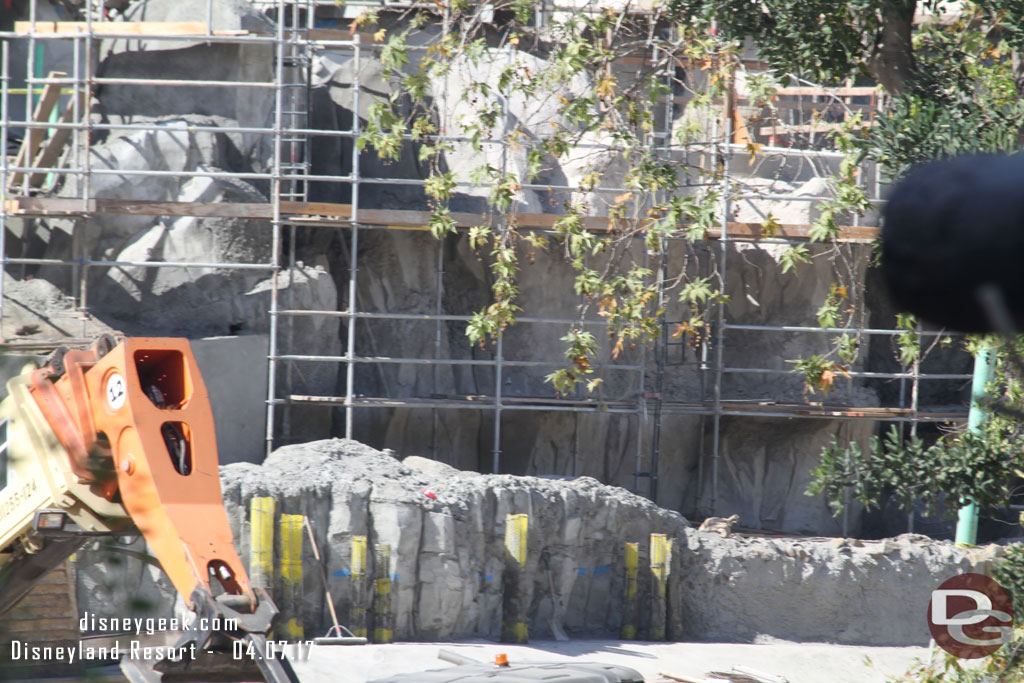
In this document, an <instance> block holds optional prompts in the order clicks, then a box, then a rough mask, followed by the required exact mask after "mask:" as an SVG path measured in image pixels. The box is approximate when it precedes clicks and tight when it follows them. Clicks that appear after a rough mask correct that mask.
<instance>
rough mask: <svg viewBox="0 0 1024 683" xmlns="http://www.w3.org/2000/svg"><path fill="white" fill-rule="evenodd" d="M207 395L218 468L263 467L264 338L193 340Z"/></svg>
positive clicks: (265, 392)
mask: <svg viewBox="0 0 1024 683" xmlns="http://www.w3.org/2000/svg"><path fill="white" fill-rule="evenodd" d="M192 354H193V355H194V356H195V357H196V362H197V363H199V371H200V372H201V373H203V381H205V382H206V389H207V390H208V391H209V392H210V405H211V406H212V408H213V420H214V423H215V424H216V426H217V450H218V452H219V454H220V462H221V464H222V465H226V464H228V463H233V462H254V463H259V462H263V456H264V455H265V453H266V450H265V449H266V431H267V409H266V400H267V336H266V335H264V334H253V335H248V336H244V337H207V338H205V339H193V340H192Z"/></svg>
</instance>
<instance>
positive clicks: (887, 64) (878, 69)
mask: <svg viewBox="0 0 1024 683" xmlns="http://www.w3.org/2000/svg"><path fill="white" fill-rule="evenodd" d="M916 9H917V0H888V1H887V2H886V3H885V9H884V10H883V14H882V30H881V32H880V33H879V36H878V42H877V43H875V49H874V52H873V54H872V55H871V61H870V62H869V64H870V68H871V72H872V74H873V75H874V77H875V79H876V80H878V82H879V83H881V84H882V85H883V86H884V87H885V89H886V90H887V91H888V92H889V94H891V95H898V94H899V93H901V92H903V90H904V89H905V88H906V84H907V82H908V81H909V80H910V74H911V71H913V68H914V51H913V44H912V43H911V36H912V34H913V31H914V11H915V10H916Z"/></svg>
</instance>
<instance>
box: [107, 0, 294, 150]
mask: <svg viewBox="0 0 1024 683" xmlns="http://www.w3.org/2000/svg"><path fill="white" fill-rule="evenodd" d="M206 7H207V3H206V2H205V1H203V0H143V1H142V2H137V3H135V4H134V5H133V6H132V7H131V8H129V9H128V10H127V12H126V13H125V20H126V21H205V20H206V18H207V14H206ZM212 9H213V16H212V22H211V25H210V28H211V30H215V31H222V30H225V31H239V30H241V31H258V32H263V33H272V32H273V31H274V23H273V22H272V21H270V20H269V19H267V18H266V17H265V16H263V15H261V14H260V13H259V12H257V11H256V10H255V9H254V8H253V7H252V5H250V4H249V3H247V2H244V0H223V1H220V0H219V1H218V2H215V3H212ZM98 75H100V76H102V77H105V78H138V79H165V80H211V81H234V82H243V83H270V82H272V81H273V77H274V71H273V47H272V46H271V45H269V44H240V43H239V44H223V43H222V44H205V43H196V42H195V41H192V42H185V41H176V40H156V39H142V40H116V41H103V43H102V45H101V53H100V64H99V67H98ZM97 96H98V99H99V106H98V108H97V109H96V111H97V113H99V114H100V115H102V116H103V117H104V118H106V119H107V120H108V121H109V122H114V123H118V122H132V123H137V122H138V121H139V119H140V117H142V118H153V117H161V116H167V115H171V114H180V115H209V116H220V117H224V118H226V119H229V120H232V121H234V122H235V123H234V124H233V125H236V126H240V127H248V128H252V127H267V126H269V125H271V124H272V119H273V116H272V111H273V102H274V97H273V92H272V90H270V89H269V88H266V87H263V88H259V87H251V86H235V87H231V86H228V87H225V86H206V87H161V86H160V85H146V84H138V85H136V84H132V85H106V86H102V87H101V88H100V90H99V91H98V93H97ZM233 137H235V139H236V140H237V142H238V148H239V150H241V151H242V153H243V154H244V155H245V156H246V157H247V158H249V159H250V160H251V161H252V162H253V163H254V164H262V166H263V167H264V168H265V167H267V166H268V165H269V162H270V159H271V156H272V153H273V147H272V144H271V138H270V136H268V135H262V134H257V133H242V134H233Z"/></svg>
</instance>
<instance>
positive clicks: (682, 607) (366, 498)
mask: <svg viewBox="0 0 1024 683" xmlns="http://www.w3.org/2000/svg"><path fill="white" fill-rule="evenodd" d="M408 460H410V462H408V464H405V463H402V462H399V461H397V460H395V459H394V458H393V457H391V456H389V455H385V454H383V453H381V452H379V451H376V450H374V449H372V448H369V447H367V446H365V445H363V444H360V443H358V442H355V441H346V440H342V439H333V440H328V441H316V442H311V443H306V444H299V445H294V446H286V447H283V448H280V449H278V450H277V451H275V452H274V453H273V454H272V455H271V456H270V457H269V458H268V459H267V461H266V462H265V463H264V464H263V465H254V464H250V463H237V464H232V465H227V466H224V467H222V468H221V479H222V484H223V491H224V503H225V506H226V508H227V511H228V517H229V520H230V523H231V525H232V528H233V530H234V532H235V542H236V546H237V547H238V549H239V553H240V555H241V557H242V558H243V561H247V558H248V557H249V551H250V546H249V544H250V535H249V534H250V527H249V510H250V505H251V501H252V498H253V497H254V496H270V497H272V498H273V499H274V500H275V502H276V514H277V515H280V514H303V515H306V516H308V517H309V519H310V521H311V523H312V525H313V528H314V529H315V535H316V537H317V542H318V545H319V547H320V550H321V553H322V555H323V557H324V559H325V561H326V563H327V573H328V576H329V577H330V578H329V581H330V588H331V593H332V595H333V597H334V599H335V603H336V607H337V609H338V613H339V618H340V619H341V621H342V623H345V624H346V625H348V626H350V627H352V626H353V621H354V620H357V619H359V617H358V616H357V610H356V608H357V607H363V608H366V609H368V610H369V615H370V616H369V618H368V619H366V620H364V621H363V626H364V627H369V629H370V633H371V634H372V633H373V628H374V626H375V625H376V626H379V625H380V624H381V623H383V622H382V621H381V620H382V619H384V617H385V615H386V616H387V619H388V622H387V623H390V624H392V625H393V626H392V627H393V629H394V635H395V638H396V639H399V640H433V639H449V638H460V637H485V638H498V637H499V636H500V634H501V630H502V618H503V610H505V609H507V605H508V602H507V601H506V600H505V598H506V597H507V593H508V592H509V591H516V592H517V596H518V598H519V600H520V604H521V605H522V606H523V614H524V618H525V619H526V620H527V623H528V625H529V633H530V636H531V637H534V638H549V637H551V622H552V619H557V620H558V623H559V625H561V626H563V627H564V628H565V630H566V631H567V632H568V633H569V634H570V635H571V636H573V637H584V636H588V635H601V636H617V635H618V634H619V632H620V629H621V627H622V626H623V622H624V619H625V616H624V615H626V614H629V613H630V609H632V613H633V614H636V615H637V616H636V622H635V624H636V627H637V633H638V636H639V637H640V638H645V637H647V636H648V635H649V630H648V629H649V628H650V626H651V621H650V619H651V614H652V609H654V608H655V606H656V605H659V604H661V603H658V602H656V601H654V599H653V598H652V585H653V580H654V579H653V574H652V571H651V569H650V550H649V548H650V537H651V534H665V535H666V536H667V538H668V539H669V540H671V541H672V542H673V544H674V546H673V549H672V552H671V557H670V558H669V560H668V567H669V574H668V578H667V581H666V595H667V601H666V603H665V604H662V606H661V609H664V610H666V615H665V616H666V617H667V624H668V638H669V639H676V640H724V641H750V640H754V639H757V638H758V637H773V638H780V639H787V640H798V641H819V642H834V643H846V644H861V645H890V646H894V645H923V644H925V643H927V641H928V638H929V633H928V629H927V625H926V622H925V616H924V615H925V613H926V610H927V603H928V600H929V596H930V593H931V591H932V590H934V589H935V588H936V587H937V586H938V585H939V584H940V583H942V582H943V581H944V580H946V579H948V578H950V577H951V576H953V575H955V574H957V573H961V572H965V571H979V572H987V571H990V570H991V567H992V566H993V563H995V562H998V561H999V558H1000V556H1001V555H1002V548H1001V547H1000V546H988V547H985V548H978V549H971V550H964V549H960V548H956V547H955V546H954V545H953V544H951V543H948V542H941V541H932V540H930V539H928V538H926V537H924V536H914V535H903V536H899V537H897V538H890V539H883V540H880V541H856V540H852V539H844V538H835V539H810V538H785V537H777V538H763V537H750V536H745V535H744V534H743V533H737V532H735V531H734V532H733V534H732V535H731V536H729V537H728V538H723V537H721V536H719V535H718V534H717V533H714V532H703V531H698V530H696V529H694V528H692V527H690V525H689V524H688V523H687V521H686V520H685V519H683V518H682V517H681V516H679V515H678V514H677V513H675V512H671V511H668V510H664V509H662V508H658V507H657V506H655V505H653V504H652V503H651V502H650V501H648V500H646V499H643V498H640V497H638V496H634V495H632V494H630V493H628V492H626V491H624V490H623V489H620V488H616V487H613V486H604V485H601V484H599V483H597V482H596V481H595V480H593V479H591V478H589V477H581V478H579V479H576V480H573V481H555V480H551V479H542V478H536V477H514V476H511V475H481V474H478V473H475V472H465V473H464V472H460V471H458V470H455V469H454V468H451V467H448V466H445V465H443V464H440V463H436V462H432V461H425V460H424V459H422V458H411V459H408ZM425 490H426V492H429V493H431V494H433V497H431V496H428V495H426V492H425ZM509 514H527V515H529V529H528V533H527V544H526V545H527V560H526V567H525V568H524V569H523V570H522V572H521V576H522V577H523V578H522V579H521V580H520V581H518V582H515V583H510V582H509V581H508V577H509V576H511V574H510V572H509V564H508V563H509V556H508V551H507V550H506V544H505V540H506V516H507V515H509ZM739 524H740V525H741V526H742V525H743V518H742V516H741V519H740V522H739ZM358 537H365V539H366V544H367V550H368V552H367V554H366V556H367V566H366V575H365V576H364V577H362V578H360V577H357V576H354V574H353V571H354V569H356V568H355V567H354V565H353V564H352V562H353V559H352V558H353V540H354V539H356V538H358ZM627 542H630V543H637V544H638V556H639V565H638V574H637V581H638V584H637V585H638V592H637V598H636V601H635V604H633V603H629V602H628V601H627V600H626V599H625V597H624V596H625V592H626V591H625V587H626V581H627V572H626V564H625V551H624V543H627ZM378 544H387V545H388V546H389V547H390V563H389V564H388V566H387V567H383V566H377V563H376V562H377V561H376V559H375V557H374V550H375V549H376V547H377V546H378ZM304 547H305V549H304V552H303V564H304V567H305V571H304V583H303V591H302V598H301V600H300V603H301V604H298V605H293V604H289V605H284V604H283V601H285V600H287V598H285V597H284V596H283V595H282V593H281V592H278V593H276V594H275V599H276V600H278V601H282V605H281V606H286V607H287V608H289V609H293V610H298V611H299V612H301V614H302V618H303V623H304V626H305V629H306V636H307V637H308V636H311V635H313V634H316V633H320V632H323V631H325V630H326V628H327V626H328V625H329V616H328V614H327V611H326V609H325V605H324V597H323V596H324V591H323V585H322V583H321V581H320V576H319V571H318V570H317V569H316V567H315V564H314V562H315V560H314V559H313V556H312V552H311V550H310V547H309V544H308V542H306V541H304ZM136 549H141V548H136ZM109 557H110V552H109V551H106V550H90V551H87V552H85V553H81V554H80V555H79V562H78V565H77V567H78V577H79V578H78V581H79V600H80V609H82V610H83V611H87V612H92V613H95V614H119V615H121V616H124V615H125V614H129V613H134V614H139V615H159V614H164V615H170V614H171V613H172V610H173V609H174V602H175V598H174V595H173V593H172V592H171V591H170V589H169V586H168V584H167V581H166V579H165V578H161V576H160V575H159V574H158V573H155V572H152V571H148V570H143V569H142V567H141V565H139V564H138V561H137V560H135V559H133V558H129V557H124V559H123V561H121V560H118V561H116V562H114V563H111V562H110V560H109ZM122 557H123V556H122ZM275 557H276V556H275ZM276 561H277V560H276V559H275V562H276ZM275 566H276V565H275ZM379 578H390V582H391V583H390V587H391V601H390V606H389V607H385V606H384V605H383V604H382V603H380V602H374V600H373V598H372V595H371V593H372V590H371V587H370V586H371V581H373V580H376V579H379ZM136 595H141V596H142V597H144V598H145V601H144V602H145V603H146V604H145V605H139V610H141V611H136V612H129V611H125V610H128V609H129V608H130V604H131V600H132V599H133V597H134V596H136ZM631 604H632V608H631V607H630V605H631ZM143 607H144V608H145V610H142V608H143ZM118 610H122V611H120V612H119V611H118Z"/></svg>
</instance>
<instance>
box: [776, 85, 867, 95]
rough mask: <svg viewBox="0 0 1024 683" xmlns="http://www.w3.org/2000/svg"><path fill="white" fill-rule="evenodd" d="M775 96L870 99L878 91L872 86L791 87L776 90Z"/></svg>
mask: <svg viewBox="0 0 1024 683" xmlns="http://www.w3.org/2000/svg"><path fill="white" fill-rule="evenodd" d="M775 94H776V95H778V96H780V97H787V96H788V97H796V96H803V97H831V96H835V97H871V96H872V95H877V94H878V89H877V88H875V87H874V86H857V87H852V88H821V87H814V86H793V87H790V88H776V89H775Z"/></svg>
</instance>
